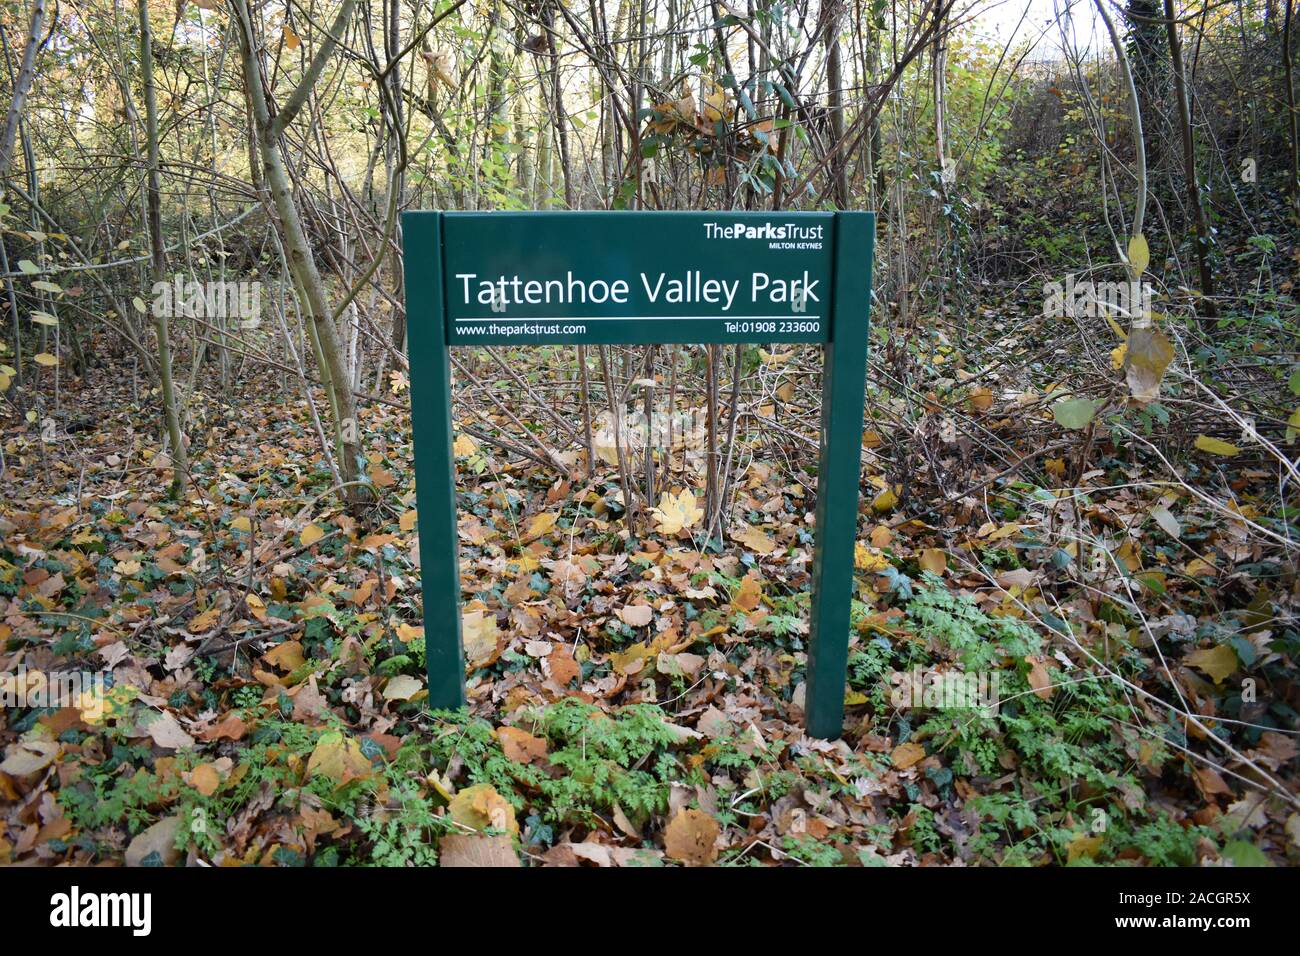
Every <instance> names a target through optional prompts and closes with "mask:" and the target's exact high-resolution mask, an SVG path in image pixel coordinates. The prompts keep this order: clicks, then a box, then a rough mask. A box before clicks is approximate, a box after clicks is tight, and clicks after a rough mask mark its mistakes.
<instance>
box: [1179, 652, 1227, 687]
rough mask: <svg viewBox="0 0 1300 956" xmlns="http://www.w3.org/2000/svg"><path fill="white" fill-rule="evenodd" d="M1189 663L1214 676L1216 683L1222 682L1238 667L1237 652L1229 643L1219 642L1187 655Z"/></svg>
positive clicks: (1203, 672)
mask: <svg viewBox="0 0 1300 956" xmlns="http://www.w3.org/2000/svg"><path fill="white" fill-rule="evenodd" d="M1187 663H1188V664H1189V665H1190V666H1192V667H1195V668H1196V669H1197V670H1198V671H1200V672H1201V673H1202V674H1207V675H1209V676H1210V677H1212V678H1213V679H1214V682H1215V683H1216V684H1222V683H1223V679H1224V678H1225V677H1227V676H1228V675H1229V674H1231V673H1232V672H1233V671H1235V670H1236V669H1237V654H1236V652H1235V651H1233V649H1232V648H1231V647H1229V646H1228V645H1227V644H1217V645H1215V646H1214V647H1205V648H1202V649H1201V650H1199V651H1192V653H1190V654H1188V655H1187Z"/></svg>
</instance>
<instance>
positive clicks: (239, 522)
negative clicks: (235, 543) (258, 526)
mask: <svg viewBox="0 0 1300 956" xmlns="http://www.w3.org/2000/svg"><path fill="white" fill-rule="evenodd" d="M230 527H231V528H232V529H233V530H235V531H243V532H245V533H247V532H249V531H252V530H253V522H251V521H249V520H248V515H240V516H239V517H238V518H236V519H235V520H234V521H232V522H230Z"/></svg>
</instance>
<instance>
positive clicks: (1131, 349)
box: [1112, 326, 1174, 402]
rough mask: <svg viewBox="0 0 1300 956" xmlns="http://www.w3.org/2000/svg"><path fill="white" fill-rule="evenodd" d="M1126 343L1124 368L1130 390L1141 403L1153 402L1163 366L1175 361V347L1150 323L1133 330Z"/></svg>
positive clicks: (1158, 391) (1162, 374)
mask: <svg viewBox="0 0 1300 956" xmlns="http://www.w3.org/2000/svg"><path fill="white" fill-rule="evenodd" d="M1126 344H1127V346H1128V348H1127V349H1126V350H1125V353H1124V371H1125V376H1126V378H1127V380H1128V387H1129V392H1130V393H1131V394H1132V395H1133V397H1134V398H1136V399H1137V400H1138V401H1140V402H1153V401H1155V400H1156V398H1157V397H1158V396H1159V395H1160V382H1161V381H1162V380H1163V379H1164V377H1165V369H1167V368H1169V363H1170V362H1172V361H1173V360H1174V346H1173V344H1172V343H1171V342H1170V341H1169V339H1168V337H1166V336H1165V334H1164V333H1163V332H1161V331H1160V330H1159V329H1157V328H1154V327H1152V326H1147V327H1145V328H1139V329H1134V330H1133V332H1132V334H1131V335H1129V337H1128V342H1127V343H1126ZM1113 360H1114V357H1113V355H1112V361H1113Z"/></svg>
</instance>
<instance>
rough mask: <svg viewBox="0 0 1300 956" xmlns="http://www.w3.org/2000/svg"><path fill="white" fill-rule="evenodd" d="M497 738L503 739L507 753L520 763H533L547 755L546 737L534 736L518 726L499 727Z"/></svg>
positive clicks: (504, 749)
mask: <svg viewBox="0 0 1300 956" xmlns="http://www.w3.org/2000/svg"><path fill="white" fill-rule="evenodd" d="M497 739H498V740H500V741H501V749H502V750H503V751H505V755H506V756H507V757H509V758H510V759H511V760H514V761H517V762H519V763H532V762H533V761H534V760H542V759H544V758H545V757H546V739H545V738H544V737H534V736H533V735H532V734H530V733H529V732H528V731H526V730H520V729H519V728H518V727H499V728H497Z"/></svg>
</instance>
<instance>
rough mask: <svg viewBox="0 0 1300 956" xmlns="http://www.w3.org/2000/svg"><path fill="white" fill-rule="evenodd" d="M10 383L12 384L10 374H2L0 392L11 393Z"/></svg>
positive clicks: (0, 375)
mask: <svg viewBox="0 0 1300 956" xmlns="http://www.w3.org/2000/svg"><path fill="white" fill-rule="evenodd" d="M9 383H10V378H9V373H7V372H0V392H7V391H9Z"/></svg>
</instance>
